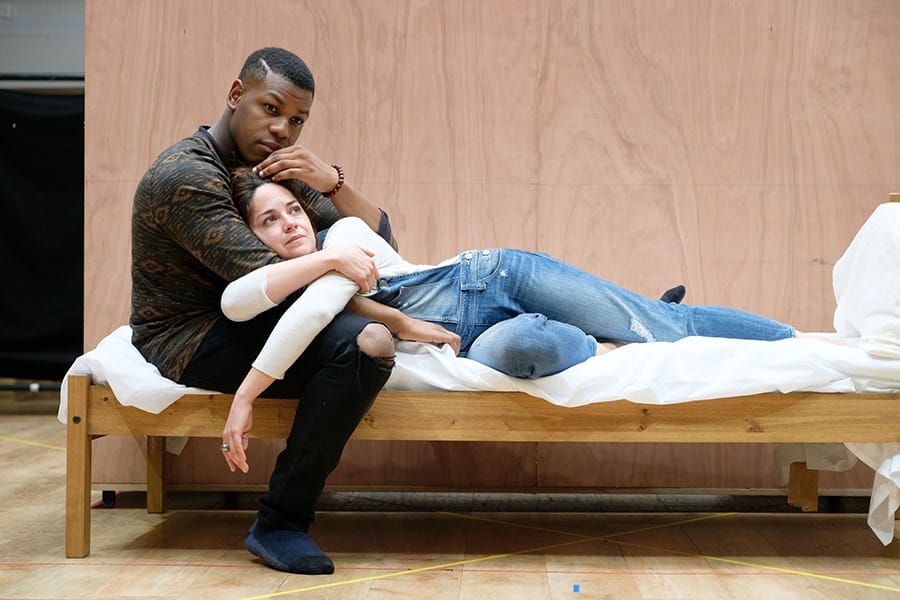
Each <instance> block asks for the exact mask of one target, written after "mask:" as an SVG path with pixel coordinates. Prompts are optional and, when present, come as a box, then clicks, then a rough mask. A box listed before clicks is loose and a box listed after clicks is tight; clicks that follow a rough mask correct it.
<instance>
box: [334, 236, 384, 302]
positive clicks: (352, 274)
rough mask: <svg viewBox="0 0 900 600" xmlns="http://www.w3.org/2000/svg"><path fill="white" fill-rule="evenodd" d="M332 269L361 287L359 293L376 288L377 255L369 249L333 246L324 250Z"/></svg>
mask: <svg viewBox="0 0 900 600" xmlns="http://www.w3.org/2000/svg"><path fill="white" fill-rule="evenodd" d="M322 254H323V255H326V256H327V258H328V262H329V264H331V265H332V267H331V268H332V269H333V270H335V271H337V272H338V273H340V274H341V275H343V276H344V277H346V278H348V279H350V280H352V281H353V282H354V283H356V285H357V286H359V291H360V292H363V293H366V292H369V291H371V290H372V288H374V287H375V282H376V280H377V279H378V269H377V268H376V267H375V261H374V260H373V259H372V257H373V256H375V253H374V252H372V251H371V250H369V249H368V248H363V247H362V246H357V245H355V244H350V245H346V246H331V247H328V248H325V249H324V250H322Z"/></svg>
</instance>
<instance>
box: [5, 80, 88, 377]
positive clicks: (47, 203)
mask: <svg viewBox="0 0 900 600" xmlns="http://www.w3.org/2000/svg"><path fill="white" fill-rule="evenodd" d="M83 230H84V95H77V96H64V95H47V94H26V93H19V92H9V91H2V90H0V282H2V283H0V289H2V290H3V291H2V293H0V377H14V378H20V379H49V380H56V381H58V380H61V379H62V378H63V376H64V375H65V372H66V370H67V369H68V367H69V366H70V365H71V364H72V361H73V360H75V358H76V357H77V356H78V355H79V354H81V350H82V336H83V329H84V325H83V317H82V314H83V312H84V300H83V289H84V283H83V273H84V232H83Z"/></svg>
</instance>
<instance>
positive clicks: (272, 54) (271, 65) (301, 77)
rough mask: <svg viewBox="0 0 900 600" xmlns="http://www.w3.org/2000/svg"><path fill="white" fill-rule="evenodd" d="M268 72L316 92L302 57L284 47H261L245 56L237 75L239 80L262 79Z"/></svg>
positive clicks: (310, 73) (313, 81) (311, 75)
mask: <svg viewBox="0 0 900 600" xmlns="http://www.w3.org/2000/svg"><path fill="white" fill-rule="evenodd" d="M269 73H276V74H278V75H281V76H282V77H284V78H285V79H287V80H288V81H290V82H291V83H293V84H294V85H296V86H297V87H298V88H300V89H301V90H308V91H310V92H312V93H313V94H315V93H316V82H315V80H314V79H313V74H312V71H310V70H309V67H308V66H306V63H305V62H303V59H302V58H300V57H299V56H297V55H296V54H294V53H293V52H290V51H288V50H285V49H284V48H261V49H259V50H257V51H256V52H254V53H253V54H251V55H250V56H248V57H247V60H245V61H244V66H243V67H241V73H240V75H238V77H239V78H240V79H241V81H244V82H245V83H246V82H249V81H262V80H264V79H265V78H266V76H267V75H269Z"/></svg>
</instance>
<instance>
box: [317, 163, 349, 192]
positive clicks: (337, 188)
mask: <svg viewBox="0 0 900 600" xmlns="http://www.w3.org/2000/svg"><path fill="white" fill-rule="evenodd" d="M331 166H332V167H334V170H335V171H337V174H338V182H337V183H336V184H335V186H334V189H332V190H331V191H330V192H322V195H323V196H325V197H326V198H331V197H332V196H334V195H335V194H337V193H338V192H339V191H340V189H341V188H342V187H343V186H344V170H343V169H342V168H341V166H340V165H331Z"/></svg>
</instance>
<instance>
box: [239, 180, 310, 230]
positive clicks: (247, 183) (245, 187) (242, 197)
mask: <svg viewBox="0 0 900 600" xmlns="http://www.w3.org/2000/svg"><path fill="white" fill-rule="evenodd" d="M267 183H274V184H275V185H280V186H281V187H283V188H284V189H286V190H287V191H289V192H290V193H291V194H292V195H293V196H294V198H296V199H297V202H299V203H300V206H301V207H303V210H306V203H305V202H304V200H303V195H302V194H301V193H300V190H299V189H297V185H296V183H295V182H294V180H293V179H285V180H283V181H274V180H272V179H269V178H268V177H260V176H259V175H258V174H256V173H254V172H253V169H251V168H250V167H237V168H236V169H234V170H233V171H231V201H232V203H233V204H234V207H235V208H236V209H237V211H238V214H239V215H241V218H242V219H244V221H245V222H247V223H249V222H250V206H251V205H252V204H253V194H254V192H256V188H258V187H259V186H261V185H265V184H267Z"/></svg>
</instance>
